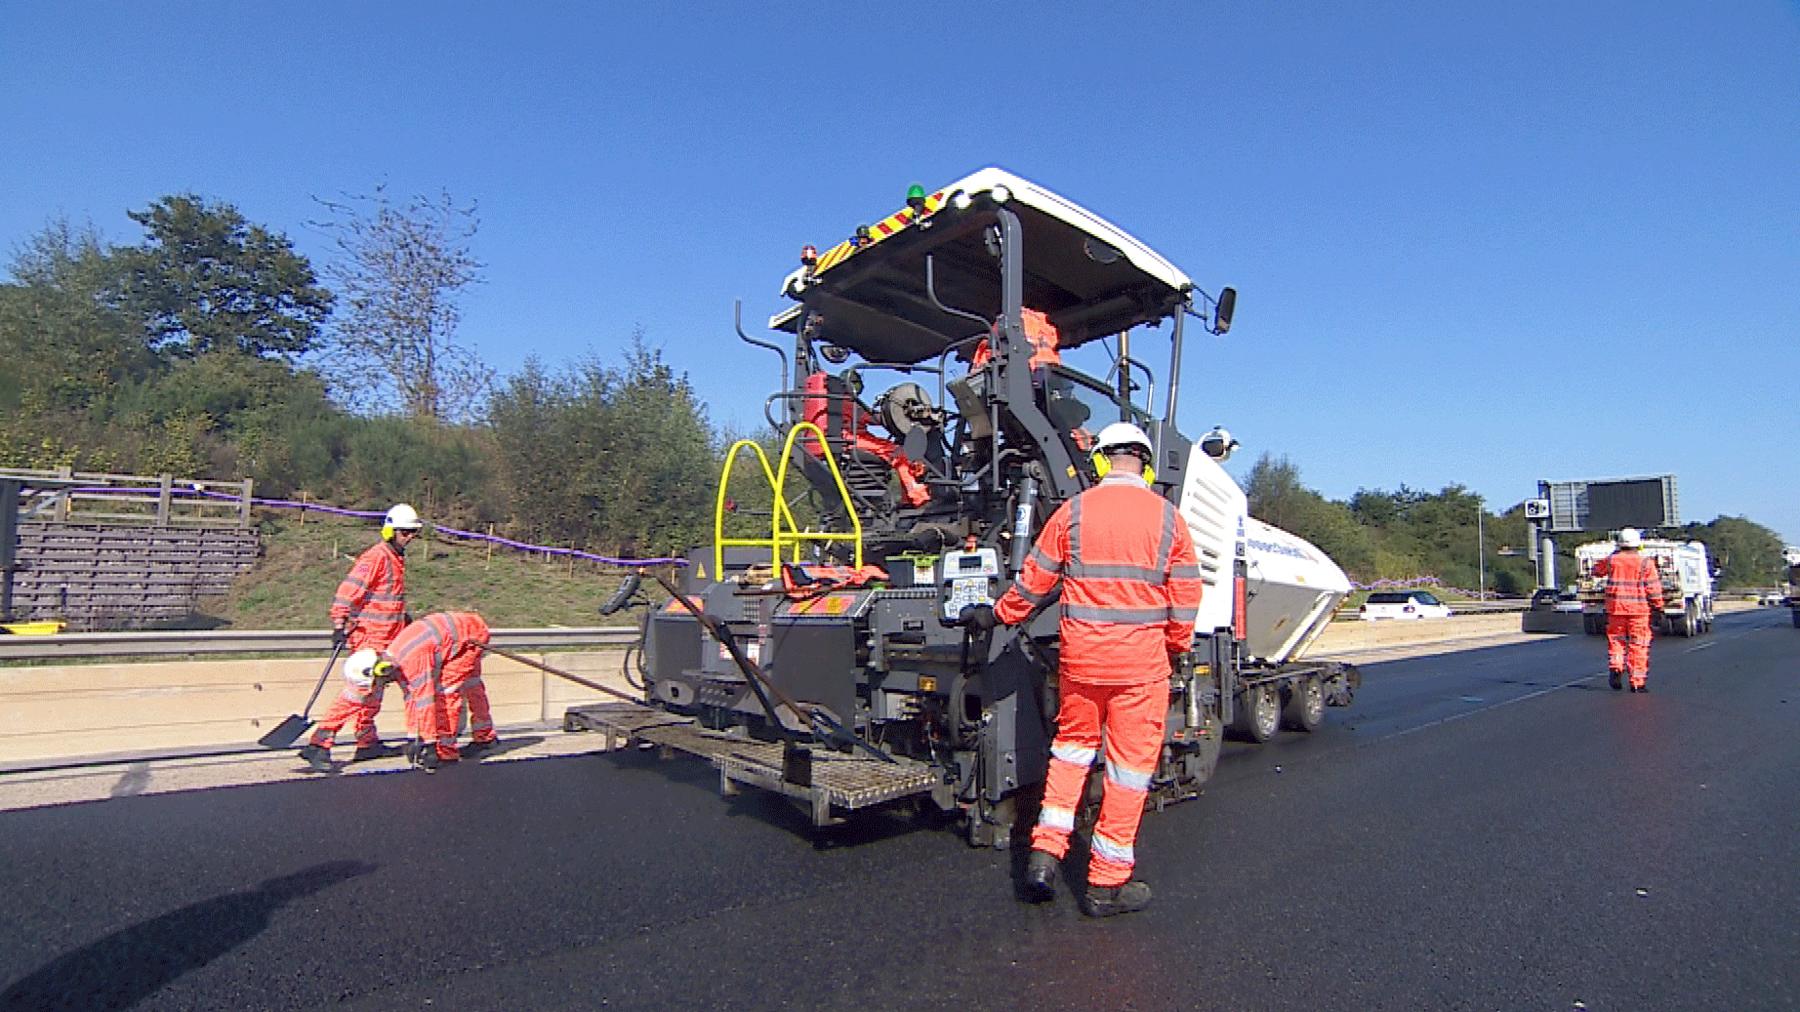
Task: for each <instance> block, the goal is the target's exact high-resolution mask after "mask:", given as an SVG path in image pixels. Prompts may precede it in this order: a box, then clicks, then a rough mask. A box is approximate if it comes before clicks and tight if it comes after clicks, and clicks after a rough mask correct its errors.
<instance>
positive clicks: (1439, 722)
mask: <svg viewBox="0 0 1800 1012" xmlns="http://www.w3.org/2000/svg"><path fill="white" fill-rule="evenodd" d="M1605 676H1606V672H1604V671H1601V672H1597V673H1595V674H1592V675H1583V676H1581V677H1580V678H1573V679H1570V680H1569V681H1566V682H1563V683H1562V684H1560V685H1552V686H1550V687H1549V688H1547V689H1539V690H1537V691H1536V692H1527V693H1526V694H1525V695H1523V696H1514V697H1513V698H1511V699H1503V700H1501V701H1500V702H1498V703H1490V704H1488V705H1487V706H1478V707H1476V708H1475V709H1473V710H1464V711H1463V712H1462V713H1453V714H1451V715H1450V716H1448V717H1439V718H1438V719H1436V720H1432V721H1427V722H1425V723H1423V724H1420V725H1418V726H1417V727H1409V728H1406V729H1405V730H1402V731H1394V732H1391V733H1389V734H1384V735H1382V736H1381V737H1379V738H1376V739H1374V741H1377V742H1381V741H1389V740H1391V739H1394V738H1403V737H1405V736H1407V735H1409V734H1414V733H1416V732H1419V731H1424V730H1426V729H1428V728H1433V727H1441V726H1443V725H1445V724H1449V723H1451V722H1453V721H1458V720H1462V719H1464V718H1466V717H1473V716H1475V715H1476V714H1478V713H1487V712H1488V711H1490V710H1498V709H1500V708H1501V707H1502V706H1511V705H1513V704H1514V703H1523V702H1525V701H1526V700H1528V699H1536V698H1538V697H1539V696H1548V695H1549V694H1550V693H1552V692H1556V691H1559V690H1561V689H1567V688H1570V687H1571V686H1576V685H1580V684H1581V683H1582V682H1591V681H1593V680H1594V679H1596V678H1604V677H1605ZM1371 744H1373V742H1371Z"/></svg>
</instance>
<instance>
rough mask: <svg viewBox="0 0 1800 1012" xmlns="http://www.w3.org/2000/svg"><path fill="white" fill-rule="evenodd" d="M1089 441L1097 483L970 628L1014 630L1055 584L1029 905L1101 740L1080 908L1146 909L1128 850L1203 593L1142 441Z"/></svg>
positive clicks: (1064, 840)
mask: <svg viewBox="0 0 1800 1012" xmlns="http://www.w3.org/2000/svg"><path fill="white" fill-rule="evenodd" d="M1095 446H1096V447H1097V450H1096V452H1095V454H1094V465H1095V468H1096V469H1097V471H1098V472H1099V474H1100V475H1101V480H1100V483H1099V484H1098V485H1096V486H1094V487H1093V488H1090V489H1088V490H1087V491H1085V492H1083V493H1081V494H1080V495H1078V496H1076V497H1075V498H1073V499H1071V500H1069V501H1068V502H1066V503H1064V504H1063V505H1062V506H1061V507H1060V508H1058V509H1057V511H1056V512H1055V513H1054V514H1052V515H1051V517H1050V519H1049V521H1048V522H1046V523H1045V524H1044V529H1043V531H1042V532H1040V533H1039V535H1038V539H1037V545H1036V546H1035V547H1034V548H1033V550H1032V552H1031V554H1030V555H1029V556H1028V557H1027V559H1026V562H1025V567H1024V569H1023V570H1022V571H1021V572H1020V573H1019V579H1018V581H1017V582H1016V583H1014V584H1013V586H1012V587H1011V588H1010V589H1008V590H1007V592H1006V593H1005V594H1004V595H1003V596H1002V597H1001V598H1000V600H999V602H997V603H996V604H995V606H994V607H993V609H992V610H991V612H989V611H986V610H984V609H979V608H978V609H976V610H975V612H974V613H973V614H972V615H971V620H972V622H973V623H974V624H975V625H976V626H978V627H980V626H988V625H991V624H992V623H993V622H995V621H999V622H1003V623H1006V624H1008V625H1013V624H1016V623H1018V622H1021V621H1023V620H1024V619H1025V618H1026V617H1027V616H1029V615H1030V613H1031V611H1032V609H1033V608H1034V607H1035V606H1036V605H1037V604H1039V603H1040V602H1042V601H1043V600H1044V599H1045V598H1046V597H1047V596H1048V595H1049V594H1050V592H1051V591H1052V590H1054V589H1055V587H1056V585H1057V583H1058V582H1060V583H1061V584H1062V620H1061V625H1060V630H1059V631H1060V634H1061V637H1062V648H1061V652H1060V662H1059V669H1060V675H1059V685H1060V691H1061V696H1062V702H1061V706H1060V708H1059V710H1058V712H1057V715H1056V728H1057V729H1056V738H1055V740H1054V741H1053V742H1052V743H1051V746H1050V769H1049V773H1048V775H1047V776H1046V778H1045V781H1044V804H1043V809H1042V812H1041V814H1040V815H1039V817H1038V823H1037V827H1036V828H1035V829H1034V830H1033V831H1032V834H1031V847H1032V850H1031V857H1030V859H1029V860H1028V861H1027V863H1026V870H1025V889H1026V895H1027V898H1029V899H1031V900H1032V901H1034V902H1042V901H1044V900H1048V899H1051V898H1052V897H1054V896H1055V894H1056V893H1055V888H1056V887H1055V877H1056V870H1057V866H1058V864H1059V863H1060V862H1061V861H1062V859H1063V858H1064V857H1065V856H1066V855H1067V854H1068V850H1069V835H1070V833H1071V832H1072V831H1073V830H1074V828H1075V811H1076V808H1077V807H1078V805H1079V804H1080V800H1081V796H1082V794H1083V792H1084V790H1085V788H1086V784H1087V777H1088V773H1089V769H1090V767H1091V766H1092V765H1093V764H1094V760H1095V758H1096V757H1097V756H1098V755H1100V754H1101V750H1102V747H1103V745H1104V756H1105V760H1106V786H1105V793H1104V795H1103V797H1102V800H1101V803H1100V819H1099V821H1098V822H1097V823H1096V824H1095V826H1094V834H1093V839H1092V841H1091V855H1090V857H1089V860H1088V888H1087V894H1086V895H1085V896H1084V897H1083V900H1082V910H1083V912H1085V913H1087V914H1088V915H1090V916H1093V917H1108V916H1111V915H1113V914H1123V913H1130V912H1132V911H1134V910H1142V909H1143V908H1144V907H1146V906H1148V905H1149V903H1150V887H1149V886H1148V885H1146V884H1145V883H1143V882H1139V881H1134V880H1133V879H1132V869H1133V868H1134V867H1135V865H1136V854H1135V850H1134V847H1135V844H1136V841H1137V830H1138V822H1139V820H1140V819H1141V818H1142V817H1143V814H1144V802H1145V800H1146V798H1147V797H1148V794H1149V788H1150V779H1151V777H1152V775H1154V774H1155V772H1156V767H1157V763H1158V760H1159V758H1160V756H1161V754H1162V746H1163V724H1164V722H1165V720H1166V719H1167V717H1168V709H1169V675H1170V671H1171V663H1170V659H1171V655H1175V654H1182V653H1186V652H1187V651H1189V650H1190V649H1192V646H1193V639H1194V619H1195V616H1196V614H1197V613H1198V611H1199V608H1200V591H1201V584H1200V569H1199V565H1198V562H1197V560H1196V558H1195V555H1194V543H1193V540H1192V539H1191V538H1190V537H1189V535H1188V531H1187V525H1186V524H1185V523H1183V522H1182V520H1181V517H1180V515H1179V514H1178V513H1177V512H1176V511H1175V508H1174V507H1173V506H1172V505H1170V504H1169V502H1168V500H1166V499H1164V498H1162V497H1161V496H1159V495H1157V494H1156V493H1155V492H1154V491H1152V490H1151V488H1150V484H1149V482H1150V481H1151V480H1152V479H1153V477H1154V472H1152V471H1150V470H1149V463H1150V460H1151V453H1152V450H1151V445H1150V438H1149V437H1148V436H1146V435H1145V434H1144V432H1143V430H1142V429H1139V428H1138V427H1137V426H1135V425H1132V424H1130V423H1127V422H1114V423H1113V424H1111V425H1108V426H1106V427H1105V428H1104V429H1102V430H1100V433H1099V435H1098V436H1097V437H1096V438H1095Z"/></svg>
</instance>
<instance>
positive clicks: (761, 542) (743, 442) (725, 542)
mask: <svg viewBox="0 0 1800 1012" xmlns="http://www.w3.org/2000/svg"><path fill="white" fill-rule="evenodd" d="M746 446H748V447H749V448H750V449H752V450H755V451H756V462H757V463H758V464H761V465H762V473H763V478H764V479H765V480H766V481H768V483H769V492H770V494H771V495H773V496H774V498H775V505H774V507H773V509H771V510H770V513H771V524H772V528H771V530H770V532H769V536H768V537H766V538H728V537H726V536H725V503H726V501H727V497H726V495H725V491H726V489H727V488H728V487H729V486H730V484H731V465H732V464H734V463H736V462H737V455H738V451H739V450H741V449H743V448H744V447H746ZM784 513H785V514H787V520H788V526H789V527H794V526H797V525H796V524H795V522H794V515H793V513H792V512H791V511H789V510H788V505H787V500H786V499H785V498H783V497H782V495H781V489H780V487H779V486H777V485H776V483H775V472H774V470H773V469H772V468H770V467H769V455H768V454H766V453H764V452H763V448H762V446H761V444H759V443H757V442H756V441H755V440H754V439H740V440H738V441H737V442H735V443H732V444H731V448H730V449H728V450H726V451H725V469H724V470H723V471H722V472H720V474H719V495H718V498H717V501H715V502H714V504H713V578H714V579H718V578H719V577H720V574H722V573H724V572H725V549H726V547H727V546H730V547H733V548H767V549H769V550H770V551H771V552H773V553H774V562H775V564H776V565H777V566H779V565H780V563H781V516H782V514H784Z"/></svg>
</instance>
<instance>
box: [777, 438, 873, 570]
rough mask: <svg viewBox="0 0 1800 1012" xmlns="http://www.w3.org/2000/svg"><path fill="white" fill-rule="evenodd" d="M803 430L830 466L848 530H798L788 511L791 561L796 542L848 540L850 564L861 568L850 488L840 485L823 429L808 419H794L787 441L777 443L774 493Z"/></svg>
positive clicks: (797, 546)
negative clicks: (851, 555)
mask: <svg viewBox="0 0 1800 1012" xmlns="http://www.w3.org/2000/svg"><path fill="white" fill-rule="evenodd" d="M805 429H810V430H811V431H812V432H813V434H814V435H816V436H817V437H818V440H819V448H820V449H822V450H824V451H825V453H824V454H823V456H824V458H825V466H826V467H829V468H831V480H832V483H833V484H835V485H836V486H837V493H838V501H839V502H842V503H843V504H844V515H845V516H847V517H849V518H850V531H849V533H842V532H838V533H833V532H830V531H801V530H799V529H798V527H797V526H794V525H793V519H794V518H793V514H791V513H790V514H788V521H789V524H790V526H789V528H788V535H787V537H788V539H789V540H791V541H792V542H793V543H794V559H795V561H798V560H799V558H800V543H801V542H803V541H823V542H832V541H848V542H850V543H851V546H852V551H853V553H854V556H855V563H854V564H855V566H856V567H857V568H858V569H861V568H862V564H863V554H862V552H863V544H862V518H861V517H859V516H857V515H856V504H855V503H853V502H851V501H850V489H849V487H848V486H847V485H845V484H844V474H843V472H842V471H839V470H838V466H837V458H836V457H835V456H834V455H833V454H832V453H831V444H830V443H827V442H826V441H825V430H823V429H821V428H819V427H818V426H817V425H814V424H813V423H811V422H796V423H795V424H794V426H793V428H791V429H789V430H788V434H787V441H786V442H784V443H783V444H782V446H781V466H780V467H779V468H777V469H776V471H775V495H776V497H777V498H780V497H781V492H782V489H784V488H785V487H786V486H787V473H788V461H790V460H792V459H793V456H794V440H795V438H797V437H798V436H799V435H800V433H801V431H802V430H805ZM776 537H777V540H779V539H780V534H779V533H778V534H777V535H776Z"/></svg>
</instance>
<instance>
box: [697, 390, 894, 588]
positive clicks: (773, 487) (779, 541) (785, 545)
mask: <svg viewBox="0 0 1800 1012" xmlns="http://www.w3.org/2000/svg"><path fill="white" fill-rule="evenodd" d="M803 430H810V431H811V432H812V433H813V434H814V435H815V436H817V437H818V440H819V445H820V446H821V447H829V445H830V444H828V443H826V442H825V433H824V431H823V430H822V429H820V428H819V427H818V426H817V425H814V424H813V423H811V422H800V423H798V424H796V425H794V427H793V428H791V429H789V430H788V435H787V440H786V441H785V442H784V443H783V444H782V447H781V466H780V467H779V468H776V469H774V470H771V469H770V468H769V456H768V454H766V453H764V452H763V448H762V446H761V445H759V444H758V443H757V442H756V441H755V440H751V439H740V440H738V441H737V442H735V443H732V444H731V448H730V449H728V450H726V451H725V468H724V470H723V471H722V472H721V473H720V475H719V495H718V499H717V501H716V502H715V503H714V506H713V573H714V577H715V578H717V576H718V575H719V574H722V573H723V572H724V571H725V549H726V548H727V547H731V548H767V549H768V550H769V561H770V565H771V566H772V567H774V568H780V566H781V556H782V552H783V551H787V552H789V553H790V554H791V556H792V561H794V562H799V561H800V546H801V545H803V544H805V543H806V542H809V541H813V542H821V543H830V542H833V541H848V542H851V545H852V551H853V552H854V554H855V560H856V563H855V564H856V565H857V566H859V567H860V566H861V565H862V558H863V556H862V549H863V546H862V518H861V517H859V516H857V515H856V506H855V504H854V503H852V502H851V501H850V489H849V487H848V486H846V485H845V484H844V475H843V473H842V472H840V471H839V470H838V466H837V461H836V460H834V459H833V458H832V455H831V454H830V453H829V452H827V453H826V454H825V455H824V459H825V464H826V466H827V467H829V468H830V469H831V480H832V482H833V483H835V484H836V485H837V492H838V498H839V499H840V500H841V501H842V502H843V504H844V513H845V515H846V516H848V517H849V518H850V531H849V532H848V533H845V532H841V531H839V532H833V531H803V530H801V529H800V524H799V522H798V521H796V520H795V519H794V513H793V511H792V510H791V509H789V508H788V504H787V496H786V494H785V492H786V488H787V474H788V463H789V462H790V461H791V460H792V459H793V455H794V441H795V439H796V438H798V437H799V436H800V434H801V432H802V431H803ZM745 447H749V448H750V449H752V450H754V451H755V452H756V461H757V463H758V464H760V465H761V466H762V473H763V478H764V480H766V481H767V482H768V483H769V491H770V492H771V493H772V495H773V497H774V507H773V508H772V509H771V510H770V511H769V536H768V537H766V538H762V537H755V538H749V537H726V536H725V503H726V502H727V499H728V497H727V496H726V490H727V489H728V488H729V486H730V484H731V468H732V465H733V464H735V463H736V462H737V455H738V451H739V450H742V449H743V448H745Z"/></svg>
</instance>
